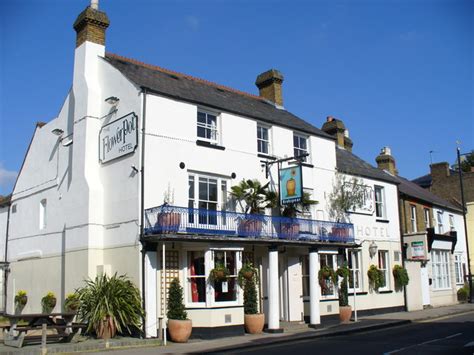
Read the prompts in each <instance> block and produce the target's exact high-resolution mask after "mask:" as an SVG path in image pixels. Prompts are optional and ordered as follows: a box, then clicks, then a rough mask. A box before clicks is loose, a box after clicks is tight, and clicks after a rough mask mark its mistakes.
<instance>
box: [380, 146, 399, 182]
mask: <svg viewBox="0 0 474 355" xmlns="http://www.w3.org/2000/svg"><path fill="white" fill-rule="evenodd" d="M375 161H376V162H377V166H378V168H379V169H382V170H386V171H388V172H389V173H390V174H392V175H398V170H397V168H396V166H395V158H394V157H393V156H392V150H391V149H390V148H389V147H383V148H382V149H381V151H380V154H379V155H378V156H377V158H375Z"/></svg>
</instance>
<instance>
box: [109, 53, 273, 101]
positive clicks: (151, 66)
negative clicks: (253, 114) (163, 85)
mask: <svg viewBox="0 0 474 355" xmlns="http://www.w3.org/2000/svg"><path fill="white" fill-rule="evenodd" d="M105 55H106V57H112V58H115V59H120V60H123V61H126V62H129V63H132V64H136V65H140V66H142V67H145V68H148V69H151V70H157V71H160V72H163V73H166V74H171V75H179V76H181V77H183V78H186V79H189V80H193V81H196V82H199V83H202V84H206V85H209V86H213V87H215V88H218V89H222V90H226V91H229V92H233V93H235V94H238V95H243V96H247V97H250V98H252V99H256V100H259V101H264V99H263V98H262V97H260V96H257V95H254V94H250V93H248V92H245V91H240V90H237V89H234V88H231V87H229V86H225V85H221V84H217V83H214V82H212V81H209V80H205V79H201V78H197V77H195V76H192V75H189V74H183V73H180V72H177V71H174V70H171V69H167V68H163V67H160V66H158V65H153V64H148V63H145V62H142V61H139V60H136V59H133V58H127V57H124V56H121V55H118V54H115V53H110V52H106V53H105Z"/></svg>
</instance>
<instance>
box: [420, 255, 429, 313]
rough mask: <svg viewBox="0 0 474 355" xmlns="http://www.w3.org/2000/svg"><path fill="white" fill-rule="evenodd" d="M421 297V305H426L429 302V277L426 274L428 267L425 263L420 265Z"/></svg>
mask: <svg viewBox="0 0 474 355" xmlns="http://www.w3.org/2000/svg"><path fill="white" fill-rule="evenodd" d="M420 275H421V297H422V304H423V306H428V305H429V304H430V303H431V300H430V279H429V276H428V267H427V266H426V264H425V265H422V266H421V270H420Z"/></svg>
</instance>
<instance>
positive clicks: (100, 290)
mask: <svg viewBox="0 0 474 355" xmlns="http://www.w3.org/2000/svg"><path fill="white" fill-rule="evenodd" d="M76 294H77V296H78V298H79V311H78V318H79V320H81V321H83V322H85V323H87V329H86V331H87V332H92V331H95V333H96V335H97V337H98V338H102V339H108V338H113V337H114V336H115V334H116V332H119V333H122V334H130V335H132V334H136V333H138V332H139V331H140V328H141V324H142V319H143V317H144V312H143V308H142V303H141V297H140V291H139V290H138V288H137V287H136V286H135V285H134V284H133V283H132V282H131V281H130V280H129V279H128V277H127V276H125V275H120V276H117V274H115V275H113V276H111V277H109V276H107V275H106V274H102V275H97V276H96V277H95V279H94V280H91V279H89V280H86V281H85V286H83V287H81V288H79V289H78V290H77V291H76Z"/></svg>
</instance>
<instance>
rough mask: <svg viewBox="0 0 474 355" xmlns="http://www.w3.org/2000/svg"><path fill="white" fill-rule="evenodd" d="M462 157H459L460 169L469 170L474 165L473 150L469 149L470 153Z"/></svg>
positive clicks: (466, 171)
mask: <svg viewBox="0 0 474 355" xmlns="http://www.w3.org/2000/svg"><path fill="white" fill-rule="evenodd" d="M464 157H465V158H464V159H461V170H462V171H464V172H465V173H468V172H470V171H471V168H472V167H474V150H471V152H470V153H467V154H466V155H465V156H464Z"/></svg>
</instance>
